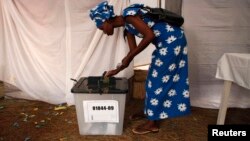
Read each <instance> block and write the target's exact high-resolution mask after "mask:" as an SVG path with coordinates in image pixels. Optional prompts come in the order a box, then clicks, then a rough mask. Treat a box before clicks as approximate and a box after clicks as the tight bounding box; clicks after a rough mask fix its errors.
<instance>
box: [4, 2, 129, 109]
mask: <svg viewBox="0 0 250 141" xmlns="http://www.w3.org/2000/svg"><path fill="white" fill-rule="evenodd" d="M101 1H102V0H1V1H0V6H1V7H0V8H1V9H0V11H1V13H0V16H1V17H0V26H1V30H0V31H1V32H0V37H1V38H0V41H1V42H0V51H1V52H0V56H1V60H0V80H2V81H4V82H6V83H9V84H11V85H14V86H16V87H17V88H18V89H20V90H21V93H9V94H8V95H10V96H13V97H17V98H25V99H32V100H39V101H44V102H48V103H52V104H59V103H64V102H67V103H68V104H69V105H71V104H74V99H73V94H72V93H70V89H71V88H72V87H73V81H71V80H70V78H74V79H79V78H80V77H82V76H85V77H87V76H100V75H102V73H103V72H104V71H105V70H109V69H112V68H114V67H115V66H116V64H117V63H119V62H120V61H121V60H122V58H123V57H124V56H125V55H126V54H127V51H128V47H127V46H126V43H125V41H124V39H123V37H122V34H123V29H122V28H120V29H116V30H115V33H114V36H112V37H108V36H106V35H103V34H102V32H101V31H100V30H97V28H96V27H95V23H94V22H93V21H91V20H90V18H89V10H90V8H92V7H94V6H95V5H96V4H98V3H100V2H101ZM109 3H110V4H113V5H114V10H115V13H116V14H121V10H122V9H123V8H125V7H126V6H127V5H128V1H126V0H122V1H116V0H110V1H109ZM132 66H133V63H132V65H130V67H129V68H127V69H126V70H125V71H123V72H121V73H119V74H118V75H117V77H127V78H129V77H131V76H132V75H133V69H132Z"/></svg>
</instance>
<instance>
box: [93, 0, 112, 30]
mask: <svg viewBox="0 0 250 141" xmlns="http://www.w3.org/2000/svg"><path fill="white" fill-rule="evenodd" d="M89 16H90V18H91V20H93V21H94V22H95V23H96V26H97V27H100V26H101V25H102V24H103V23H104V22H105V21H106V20H108V19H110V18H111V17H115V14H114V9H113V6H112V5H108V2H107V1H104V2H102V3H100V4H98V5H97V6H96V7H94V8H92V9H91V10H90V14H89Z"/></svg>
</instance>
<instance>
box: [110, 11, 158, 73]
mask: <svg viewBox="0 0 250 141" xmlns="http://www.w3.org/2000/svg"><path fill="white" fill-rule="evenodd" d="M125 20H126V22H127V23H129V24H132V25H133V26H134V27H135V28H136V30H137V31H138V32H140V33H141V34H142V35H143V39H142V40H141V41H140V43H139V44H138V46H137V45H136V40H135V37H134V35H132V34H130V33H129V32H126V36H127V39H128V45H129V49H130V51H129V52H128V54H127V56H125V57H124V58H123V59H122V64H121V65H120V66H118V67H117V68H116V69H114V70H111V71H109V72H107V74H106V76H108V77H110V76H113V75H115V74H117V73H118V72H120V71H121V70H123V69H124V68H126V67H128V65H129V64H130V62H131V61H132V60H133V59H134V57H135V56H136V55H137V54H139V53H140V52H141V51H143V50H144V49H145V48H146V47H147V46H148V45H149V44H150V43H151V42H152V41H153V39H154V38H155V35H154V32H153V31H152V30H151V29H150V28H149V27H148V25H147V24H145V23H144V21H143V20H142V19H141V18H140V17H139V16H127V17H126V19H125Z"/></svg>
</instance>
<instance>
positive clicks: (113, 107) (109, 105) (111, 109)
mask: <svg viewBox="0 0 250 141" xmlns="http://www.w3.org/2000/svg"><path fill="white" fill-rule="evenodd" d="M83 110H84V111H83V112H84V119H85V122H89V123H91V122H112V123H118V122H119V107H118V101H117V100H88V101H83Z"/></svg>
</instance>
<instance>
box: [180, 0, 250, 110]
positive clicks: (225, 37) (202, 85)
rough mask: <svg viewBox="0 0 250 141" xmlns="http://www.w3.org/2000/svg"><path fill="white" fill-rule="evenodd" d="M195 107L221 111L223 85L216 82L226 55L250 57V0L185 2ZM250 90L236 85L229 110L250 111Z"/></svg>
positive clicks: (218, 81)
mask: <svg viewBox="0 0 250 141" xmlns="http://www.w3.org/2000/svg"><path fill="white" fill-rule="evenodd" d="M182 6H183V7H182V13H183V16H184V18H185V23H184V29H185V32H186V35H187V39H188V46H189V68H190V69H189V72H190V73H189V74H190V75H189V76H190V97H191V102H192V105H193V106H198V107H210V108H218V106H219V104H220V96H221V94H222V89H223V81H222V80H217V79H216V78H215V73H216V66H217V61H218V60H219V59H220V57H221V56H222V54H223V53H226V52H228V53H229V52H230V53H250V0H183V3H182ZM249 101H250V90H248V89H245V88H243V87H240V86H237V85H233V87H232V89H231V95H230V100H229V107H242V108H247V107H250V102H249Z"/></svg>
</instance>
